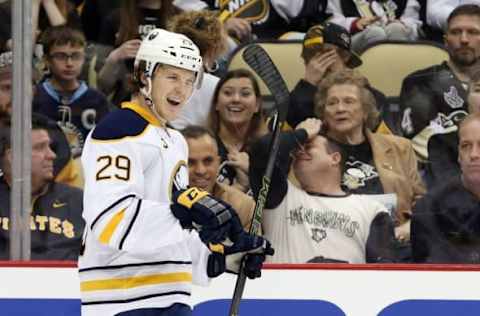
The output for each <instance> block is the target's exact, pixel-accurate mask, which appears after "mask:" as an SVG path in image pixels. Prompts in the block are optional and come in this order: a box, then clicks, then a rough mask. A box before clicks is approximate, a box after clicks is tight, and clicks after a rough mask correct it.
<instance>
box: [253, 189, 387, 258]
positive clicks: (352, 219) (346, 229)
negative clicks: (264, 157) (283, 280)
mask: <svg viewBox="0 0 480 316" xmlns="http://www.w3.org/2000/svg"><path fill="white" fill-rule="evenodd" d="M381 212H387V209H386V208H385V207H384V206H383V205H382V204H380V203H379V202H377V201H375V200H373V199H371V198H369V197H368V196H367V195H359V194H350V195H347V196H342V197H334V196H326V195H322V196H316V195H312V194H309V193H307V192H305V191H304V190H301V189H299V188H298V187H296V186H295V185H293V184H292V183H291V182H290V181H289V182H288V192H287V194H286V195H285V198H284V199H283V201H282V202H281V203H280V204H279V205H278V206H277V207H276V208H275V209H265V210H264V212H263V223H262V224H263V229H264V231H263V232H264V235H265V237H266V238H267V239H268V240H269V241H270V242H271V243H272V245H273V246H274V247H275V255H274V256H271V257H268V258H267V260H269V262H274V263H305V262H307V261H308V260H310V259H312V258H314V257H320V256H321V257H325V258H329V259H336V260H343V261H347V262H349V263H365V257H366V244H367V239H368V236H369V232H370V224H371V223H372V221H373V219H374V218H375V217H376V216H377V215H378V214H379V213H381Z"/></svg>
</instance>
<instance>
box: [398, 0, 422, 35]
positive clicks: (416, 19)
mask: <svg viewBox="0 0 480 316" xmlns="http://www.w3.org/2000/svg"><path fill="white" fill-rule="evenodd" d="M400 20H401V21H402V22H403V23H405V25H406V26H408V27H409V28H410V29H411V32H412V33H411V34H410V39H412V40H415V39H417V38H418V30H419V29H420V28H421V27H422V21H421V20H420V4H419V3H418V1H417V0H408V2H407V6H406V7H405V11H403V14H402V16H401V17H400Z"/></svg>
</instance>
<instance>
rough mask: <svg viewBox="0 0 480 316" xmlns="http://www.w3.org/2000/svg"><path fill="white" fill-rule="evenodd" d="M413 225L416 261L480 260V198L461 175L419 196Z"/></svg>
mask: <svg viewBox="0 0 480 316" xmlns="http://www.w3.org/2000/svg"><path fill="white" fill-rule="evenodd" d="M411 225H412V226H411V240H412V251H413V260H414V262H419V263H475V264H478V263H480V200H479V199H478V198H477V197H475V196H474V195H473V194H472V193H471V192H469V191H467V190H466V189H465V187H464V186H463V184H462V182H461V180H460V178H459V177H456V178H454V179H452V180H451V181H448V182H447V183H444V184H443V185H441V186H439V187H436V188H434V189H433V190H432V191H430V192H429V193H428V194H427V195H425V196H424V197H423V198H422V199H420V200H419V201H418V202H417V203H416V205H415V209H414V211H413V216H412V223H411Z"/></svg>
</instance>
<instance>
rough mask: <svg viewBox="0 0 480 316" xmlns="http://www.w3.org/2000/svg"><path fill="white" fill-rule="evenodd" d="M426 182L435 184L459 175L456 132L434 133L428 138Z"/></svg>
mask: <svg viewBox="0 0 480 316" xmlns="http://www.w3.org/2000/svg"><path fill="white" fill-rule="evenodd" d="M428 160H429V163H428V165H427V166H428V167H427V168H426V171H427V182H428V183H429V184H433V185H435V184H436V183H442V182H444V181H445V180H446V179H450V178H453V177H455V176H459V175H460V172H461V171H460V165H459V164H458V133H457V131H454V132H451V133H447V134H436V135H433V136H432V137H430V139H429V140H428Z"/></svg>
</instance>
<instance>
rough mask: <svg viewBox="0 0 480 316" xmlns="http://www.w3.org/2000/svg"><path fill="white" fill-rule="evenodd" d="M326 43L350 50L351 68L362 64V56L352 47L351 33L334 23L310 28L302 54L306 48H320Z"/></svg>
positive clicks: (349, 63)
mask: <svg viewBox="0 0 480 316" xmlns="http://www.w3.org/2000/svg"><path fill="white" fill-rule="evenodd" d="M325 43H330V44H333V45H335V46H338V47H340V48H343V49H345V50H346V51H348V52H349V53H350V59H349V60H348V61H347V66H349V67H350V68H355V67H358V66H360V65H361V64H362V60H361V59H360V57H359V56H358V55H357V53H355V52H354V51H353V50H352V48H351V44H352V38H351V36H350V33H348V31H347V30H346V29H345V28H343V27H342V26H340V25H338V24H334V23H325V24H323V25H321V24H318V25H314V26H312V27H311V28H309V29H308V31H307V33H306V34H305V37H304V39H303V47H302V56H303V55H304V51H305V49H315V48H316V47H318V48H320V46H321V45H322V44H325Z"/></svg>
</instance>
